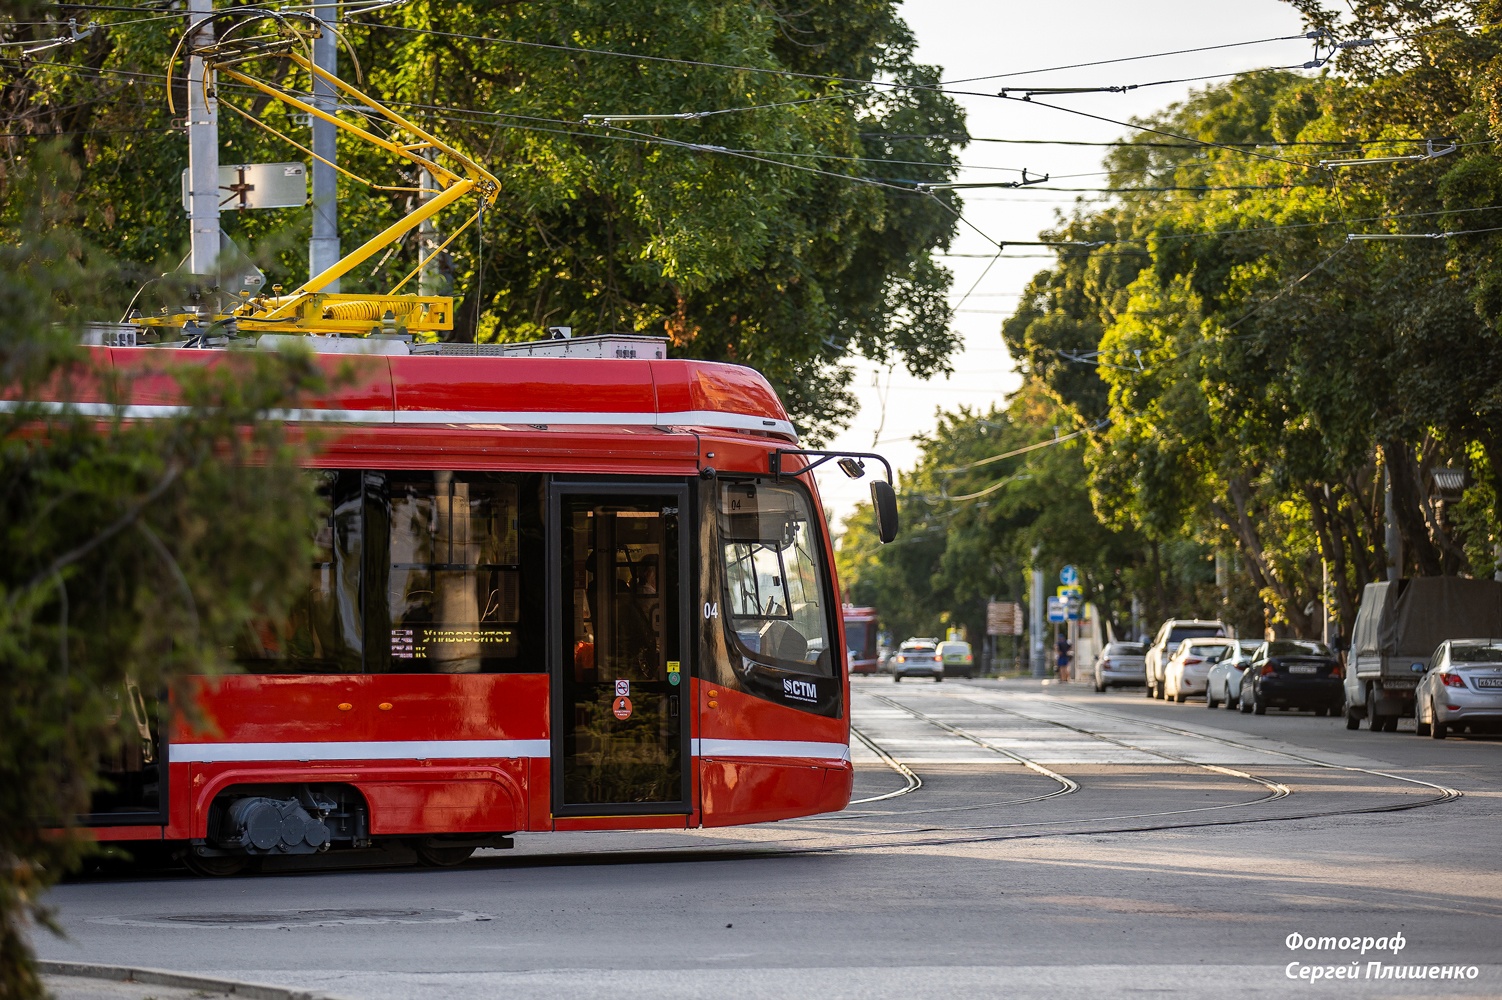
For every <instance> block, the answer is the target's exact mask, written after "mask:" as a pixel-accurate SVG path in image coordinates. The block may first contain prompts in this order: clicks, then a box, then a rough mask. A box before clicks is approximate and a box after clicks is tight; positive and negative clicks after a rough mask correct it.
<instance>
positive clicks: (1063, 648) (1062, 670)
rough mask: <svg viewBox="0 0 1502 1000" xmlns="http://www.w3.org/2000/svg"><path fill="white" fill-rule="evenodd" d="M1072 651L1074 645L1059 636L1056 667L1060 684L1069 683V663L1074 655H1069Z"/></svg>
mask: <svg viewBox="0 0 1502 1000" xmlns="http://www.w3.org/2000/svg"><path fill="white" fill-rule="evenodd" d="M1073 652H1074V647H1072V646H1071V645H1070V644H1069V640H1068V639H1066V638H1064V637H1063V636H1059V656H1058V667H1059V683H1060V684H1068V683H1069V664H1070V663H1071V662H1073V660H1074V657H1073V656H1072V655H1071V654H1072V653H1073Z"/></svg>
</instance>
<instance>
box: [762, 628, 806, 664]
mask: <svg viewBox="0 0 1502 1000" xmlns="http://www.w3.org/2000/svg"><path fill="white" fill-rule="evenodd" d="M759 638H760V643H759V645H758V649H759V651H760V652H762V653H765V654H766V655H768V656H771V657H773V658H775V659H778V660H793V661H796V662H798V663H803V662H806V661H807V660H808V639H806V638H805V637H804V635H803V633H802V632H799V631H798V630H797V629H795V628H794V627H793V626H791V625H789V624H788V623H787V622H785V621H783V620H781V619H773V620H772V621H769V622H767V623H766V624H765V625H763V626H762V627H761V631H760V635H759Z"/></svg>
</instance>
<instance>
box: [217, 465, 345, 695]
mask: <svg viewBox="0 0 1502 1000" xmlns="http://www.w3.org/2000/svg"><path fill="white" fill-rule="evenodd" d="M312 475H313V476H314V477H315V481H316V489H317V493H318V499H319V505H318V510H317V513H316V514H315V516H314V519H313V524H312V525H311V526H310V530H311V532H312V536H313V562H312V565H311V566H310V567H309V577H308V586H307V589H306V590H304V591H303V592H302V593H301V594H300V595H299V596H298V597H297V599H296V600H295V601H294V602H293V605H292V608H291V611H290V613H289V614H288V616H287V618H286V620H285V621H282V622H274V621H271V620H268V619H261V620H258V621H256V622H254V623H252V624H251V625H250V626H248V627H247V629H246V631H245V634H244V635H243V636H242V637H241V640H240V642H239V643H238V644H237V646H236V650H235V653H236V659H237V660H239V661H240V662H241V663H242V665H244V666H245V668H246V669H247V670H249V671H250V672H252V673H316V674H348V673H359V672H360V670H361V646H362V644H363V643H362V631H363V623H362V621H361V613H360V558H361V550H362V546H361V536H362V534H363V530H364V519H363V517H362V516H361V513H362V512H361V505H360V474H359V473H358V472H338V471H332V470H322V471H318V472H314V473H312Z"/></svg>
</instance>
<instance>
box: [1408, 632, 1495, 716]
mask: <svg viewBox="0 0 1502 1000" xmlns="http://www.w3.org/2000/svg"><path fill="white" fill-rule="evenodd" d="M1414 722H1415V723H1417V725H1416V726H1415V730H1416V731H1417V732H1418V734H1419V735H1420V736H1432V737H1434V738H1435V739H1437V740H1442V739H1444V738H1445V737H1446V736H1448V735H1449V734H1450V730H1452V729H1454V730H1456V731H1459V730H1462V729H1464V730H1465V731H1466V732H1475V731H1477V730H1481V729H1492V728H1496V727H1498V726H1499V725H1502V639H1448V640H1446V641H1444V642H1442V643H1440V644H1439V648H1438V649H1436V650H1435V651H1434V655H1433V656H1432V657H1430V658H1429V667H1428V669H1427V670H1426V671H1425V672H1424V676H1423V677H1422V678H1421V679H1420V680H1419V683H1418V687H1417V688H1415V689H1414Z"/></svg>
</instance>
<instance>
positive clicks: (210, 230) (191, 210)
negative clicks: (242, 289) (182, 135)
mask: <svg viewBox="0 0 1502 1000" xmlns="http://www.w3.org/2000/svg"><path fill="white" fill-rule="evenodd" d="M213 12H214V0H188V27H189V30H190V31H192V30H193V26H194V25H198V28H197V30H196V31H193V37H192V38H190V39H189V46H190V48H191V49H192V50H195V51H196V50H198V49H199V48H201V47H203V46H207V45H212V44H213V43H214V25H213V23H212V22H211V21H209V19H208V18H209V15H211V14H213ZM205 73H206V67H205V66H204V61H203V58H202V57H201V56H198V55H196V54H192V53H190V54H189V56H188V229H189V235H190V239H191V250H192V252H191V254H190V255H189V258H188V259H189V269H190V270H191V271H192V273H194V274H206V275H214V274H216V273H217V267H216V262H217V260H218V257H219V115H218V108H217V106H216V103H215V101H214V99H213V96H212V95H213V91H212V87H213V81H212V80H208V81H207V87H206V86H205V82H206V81H205V79H204V76H205ZM213 283H215V284H217V279H216V280H215V281H214V282H213Z"/></svg>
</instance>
